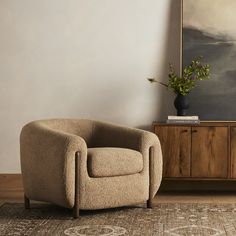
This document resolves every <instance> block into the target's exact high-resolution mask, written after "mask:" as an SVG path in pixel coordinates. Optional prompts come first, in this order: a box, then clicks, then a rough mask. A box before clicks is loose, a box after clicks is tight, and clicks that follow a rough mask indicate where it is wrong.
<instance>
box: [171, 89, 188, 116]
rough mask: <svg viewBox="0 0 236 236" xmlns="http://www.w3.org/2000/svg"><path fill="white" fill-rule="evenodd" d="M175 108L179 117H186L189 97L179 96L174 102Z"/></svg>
mask: <svg viewBox="0 0 236 236" xmlns="http://www.w3.org/2000/svg"><path fill="white" fill-rule="evenodd" d="M174 105H175V108H176V110H177V116H186V115H187V110H188V108H189V101H188V97H187V96H186V95H185V96H184V95H181V94H178V95H177V97H176V98H175V101H174Z"/></svg>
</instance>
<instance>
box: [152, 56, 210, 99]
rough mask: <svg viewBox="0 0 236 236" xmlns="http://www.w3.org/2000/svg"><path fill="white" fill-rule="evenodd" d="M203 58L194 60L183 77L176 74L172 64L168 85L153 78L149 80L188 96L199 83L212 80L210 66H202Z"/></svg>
mask: <svg viewBox="0 0 236 236" xmlns="http://www.w3.org/2000/svg"><path fill="white" fill-rule="evenodd" d="M202 59H203V57H202V56H201V57H197V58H196V59H194V60H192V62H191V63H190V65H188V66H185V67H184V68H183V76H182V77H180V76H178V75H177V73H176V72H175V70H174V68H173V66H172V64H170V72H169V75H168V76H169V81H168V84H165V83H162V82H160V81H157V80H155V79H153V78H148V80H149V81H150V82H151V83H153V82H157V83H159V84H161V85H163V86H165V87H168V88H171V89H172V90H173V91H174V92H175V93H177V94H181V95H184V96H185V95H187V94H189V93H190V91H191V90H192V89H193V88H195V87H196V84H197V82H198V81H201V80H206V79H209V78H210V66H209V65H208V64H204V65H203V64H202V62H201V60H202Z"/></svg>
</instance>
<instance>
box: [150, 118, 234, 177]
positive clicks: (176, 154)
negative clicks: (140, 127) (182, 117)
mask: <svg viewBox="0 0 236 236" xmlns="http://www.w3.org/2000/svg"><path fill="white" fill-rule="evenodd" d="M153 128H154V132H155V134H156V135H157V136H158V137H159V139H160V143H161V147H162V152H163V178H164V179H185V180H195V179H196V180H205V179H206V180H212V179H213V180H217V179H219V180H236V122H210V121H208V122H201V123H200V124H197V125H192V124H166V123H158V122H154V123H153Z"/></svg>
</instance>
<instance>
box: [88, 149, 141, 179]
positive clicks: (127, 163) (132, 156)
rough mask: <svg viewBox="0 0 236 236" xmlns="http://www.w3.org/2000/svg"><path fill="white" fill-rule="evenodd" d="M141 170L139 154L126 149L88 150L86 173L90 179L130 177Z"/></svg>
mask: <svg viewBox="0 0 236 236" xmlns="http://www.w3.org/2000/svg"><path fill="white" fill-rule="evenodd" d="M142 169H143V158H142V154H141V153H140V152H137V151H134V150H131V149H126V148H88V173H89V175H90V176H91V177H108V176H121V175H131V174H135V173H138V172H140V171H142Z"/></svg>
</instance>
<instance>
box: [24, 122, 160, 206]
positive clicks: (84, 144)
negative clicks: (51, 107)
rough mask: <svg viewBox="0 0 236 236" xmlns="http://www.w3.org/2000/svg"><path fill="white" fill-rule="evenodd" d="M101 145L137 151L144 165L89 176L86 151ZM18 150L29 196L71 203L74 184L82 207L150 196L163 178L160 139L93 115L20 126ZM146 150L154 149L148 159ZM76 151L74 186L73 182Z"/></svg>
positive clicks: (119, 202)
mask: <svg viewBox="0 0 236 236" xmlns="http://www.w3.org/2000/svg"><path fill="white" fill-rule="evenodd" d="M104 147H112V148H126V149H131V150H134V151H137V152H139V153H140V155H141V156H142V169H141V170H140V171H139V172H138V173H133V174H129V175H119V176H112V177H111V176H107V177H100V178H99V177H92V176H90V175H89V172H88V150H89V149H90V148H104ZM151 147H152V149H150V148H151ZM20 149H21V169H22V176H23V186H24V191H25V195H26V196H27V197H28V198H29V199H33V200H40V201H47V202H52V203H54V204H57V205H60V206H64V207H68V208H72V207H73V206H74V201H75V188H77V189H78V190H79V191H78V193H79V196H78V197H79V207H80V209H101V208H110V207H117V206H124V205H131V204H137V203H140V202H143V201H146V200H148V199H149V198H153V197H154V195H155V194H156V192H157V190H158V188H159V186H160V182H161V176H162V153H161V147H160V143H159V140H158V138H157V136H156V135H155V134H153V133H151V132H147V131H143V130H140V129H134V128H127V127H123V126H119V125H115V124H110V123H105V122H100V121H92V120H76V119H51V120H40V121H33V122H31V123H29V124H27V125H25V126H24V127H23V129H22V132H21V136H20ZM150 150H153V151H152V155H151V156H150V158H149V152H150ZM76 155H78V157H79V162H78V163H79V164H78V175H79V183H78V186H75V157H76ZM103 158H104V157H103ZM122 158H123V157H122ZM149 162H150V163H151V165H150V166H149ZM114 175H115V173H114Z"/></svg>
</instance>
